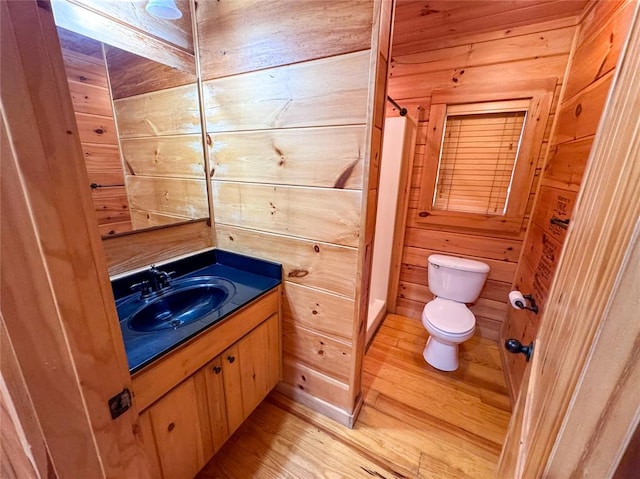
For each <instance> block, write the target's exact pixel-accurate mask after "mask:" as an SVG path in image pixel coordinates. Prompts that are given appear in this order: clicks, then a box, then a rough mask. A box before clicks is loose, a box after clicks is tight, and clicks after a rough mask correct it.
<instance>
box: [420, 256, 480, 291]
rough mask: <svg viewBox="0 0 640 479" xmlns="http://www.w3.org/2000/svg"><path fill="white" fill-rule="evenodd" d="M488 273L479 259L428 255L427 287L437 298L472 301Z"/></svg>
mask: <svg viewBox="0 0 640 479" xmlns="http://www.w3.org/2000/svg"><path fill="white" fill-rule="evenodd" d="M488 274H489V265H488V264H485V263H483V262H481V261H474V260H471V259H465V258H457V257H455V256H446V255H442V254H432V255H431V256H429V289H430V290H431V292H432V293H433V294H435V295H436V296H437V297H439V298H444V299H449V300H451V301H457V302H459V303H473V302H474V301H475V300H476V299H478V296H479V295H480V291H482V287H483V286H484V282H485V281H486V279H487V275H488Z"/></svg>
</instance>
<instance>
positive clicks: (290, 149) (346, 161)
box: [209, 126, 365, 189]
mask: <svg viewBox="0 0 640 479" xmlns="http://www.w3.org/2000/svg"><path fill="white" fill-rule="evenodd" d="M209 137H210V138H211V142H212V144H211V146H210V147H209V157H210V159H211V166H212V175H211V176H212V178H214V179H216V180H231V181H245V182H251V183H276V184H281V185H283V184H284V185H297V186H324V187H332V188H341V189H360V188H362V171H363V167H364V139H365V138H364V127H363V126H354V127H329V128H303V129H286V130H261V131H249V132H234V133H210V134H209Z"/></svg>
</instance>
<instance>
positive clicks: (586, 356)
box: [499, 4, 640, 477]
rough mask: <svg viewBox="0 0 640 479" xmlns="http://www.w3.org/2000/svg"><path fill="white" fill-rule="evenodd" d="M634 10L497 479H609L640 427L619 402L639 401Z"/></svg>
mask: <svg viewBox="0 0 640 479" xmlns="http://www.w3.org/2000/svg"><path fill="white" fill-rule="evenodd" d="M634 8H635V10H634V16H633V21H632V23H631V37H630V39H629V43H628V45H627V48H626V49H625V48H623V50H622V51H624V52H625V53H624V54H623V57H622V59H621V61H620V63H619V65H620V69H619V71H618V72H617V73H618V74H617V76H616V80H615V83H614V86H613V88H612V92H611V95H610V99H609V102H608V104H607V105H606V107H605V109H604V111H603V113H602V119H601V126H602V128H601V129H600V134H599V135H598V136H597V137H596V138H595V139H594V144H593V151H592V153H591V158H590V163H589V165H588V166H587V169H586V172H585V177H584V181H583V183H582V186H581V187H582V190H581V192H580V196H579V200H578V204H577V205H576V209H575V212H574V216H573V218H572V223H571V226H570V228H569V232H568V234H567V238H566V241H565V244H564V251H563V254H562V257H561V260H560V263H559V264H558V269H557V274H556V277H555V279H554V282H553V285H552V287H551V290H550V291H549V298H548V300H547V305H546V311H545V316H544V319H543V321H542V322H541V326H540V330H539V332H538V335H537V338H538V339H537V342H536V353H535V354H534V356H533V361H532V363H531V364H530V367H529V380H528V386H524V388H523V389H522V393H521V397H522V398H523V400H522V401H520V402H519V404H518V407H517V409H516V412H515V414H516V415H518V416H520V415H521V416H522V417H523V423H522V426H521V428H520V427H518V425H517V424H512V426H511V427H510V431H509V433H508V434H507V440H506V443H505V451H506V452H507V453H508V455H509V457H511V458H513V457H515V458H516V460H515V461H514V460H511V461H508V462H505V464H504V466H503V467H501V468H500V471H499V472H500V474H499V476H500V477H513V476H514V474H517V475H521V476H522V477H528V476H530V477H537V476H549V477H554V476H557V477H560V476H567V475H574V476H581V475H587V474H589V472H587V471H594V475H595V476H604V477H607V476H609V475H612V474H613V472H614V471H615V467H616V466H617V462H618V461H619V458H620V457H621V456H622V452H623V451H624V449H625V448H626V446H627V441H628V439H629V437H630V435H631V434H632V433H633V427H634V426H635V423H636V422H637V417H638V411H637V408H638V403H637V401H636V400H633V401H629V402H626V400H625V399H624V398H625V397H626V395H627V394H629V395H630V396H634V395H635V393H634V391H635V389H636V388H637V384H635V382H633V381H627V379H626V378H627V374H634V371H636V370H637V367H638V357H637V354H636V353H635V352H632V350H635V349H636V341H637V319H636V318H637V314H635V315H634V314H633V313H632V310H635V309H636V308H637V276H638V271H637V266H636V267H634V266H633V265H636V264H637V261H638V256H637V251H638V222H639V218H640V204H639V203H638V201H637V185H638V182H639V181H640V164H639V163H638V162H637V161H635V159H636V158H637V155H638V152H639V151H640V137H639V135H638V126H639V122H638V115H637V111H636V110H637V105H638V102H639V101H640V96H639V95H638V93H639V92H640V88H639V81H638V71H639V70H640V52H639V46H640V28H639V24H638V17H639V11H638V5H637V4H636V5H635V7H634ZM585 251H587V252H588V254H586V255H585ZM629 267H630V268H629ZM628 268H629V269H628ZM616 313H619V314H616ZM631 344H634V346H631ZM618 348H619V349H618ZM610 361H611V362H610ZM623 364H624V365H623ZM610 370H611V373H612V374H611V375H608V374H607V375H605V376H602V374H603V371H610ZM602 380H604V382H601V381H602ZM592 448H593V449H592ZM605 449H606V451H605ZM600 452H602V454H601V455H599V457H594V455H595V454H598V453H600Z"/></svg>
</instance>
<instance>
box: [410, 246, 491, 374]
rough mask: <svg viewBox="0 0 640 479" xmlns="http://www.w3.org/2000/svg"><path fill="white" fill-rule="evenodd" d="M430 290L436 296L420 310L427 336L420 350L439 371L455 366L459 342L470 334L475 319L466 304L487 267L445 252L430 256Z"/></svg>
mask: <svg viewBox="0 0 640 479" xmlns="http://www.w3.org/2000/svg"><path fill="white" fill-rule="evenodd" d="M428 274H429V289H430V290H431V292H432V293H434V294H435V296H436V298H435V299H434V300H433V301H430V302H428V303H427V304H426V305H425V307H424V310H423V311H422V325H423V326H424V327H425V329H426V330H427V331H428V333H429V338H428V339H427V343H426V345H425V347H424V351H423V352H422V356H423V357H424V359H425V361H427V363H429V364H430V365H431V366H433V367H434V368H437V369H440V370H442V371H455V370H456V369H458V366H459V360H458V345H459V344H460V343H463V342H464V341H466V340H467V339H469V338H471V336H473V333H474V331H475V328H476V318H475V316H474V315H473V313H472V312H471V311H470V310H469V308H468V307H467V305H466V304H465V303H471V302H473V301H475V300H476V299H477V298H478V296H479V295H480V291H481V290H482V287H483V286H484V283H485V281H486V278H487V275H488V274H489V266H488V265H487V264H485V263H482V262H480V261H475V260H469V259H465V258H457V257H454V256H446V255H431V256H429V267H428Z"/></svg>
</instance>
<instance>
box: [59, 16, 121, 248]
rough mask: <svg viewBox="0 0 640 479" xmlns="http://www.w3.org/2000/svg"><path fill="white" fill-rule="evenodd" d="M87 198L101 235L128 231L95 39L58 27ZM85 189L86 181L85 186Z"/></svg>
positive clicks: (115, 142)
mask: <svg viewBox="0 0 640 479" xmlns="http://www.w3.org/2000/svg"><path fill="white" fill-rule="evenodd" d="M58 37H59V39H60V46H61V48H62V55H63V59H64V65H65V70H66V73H67V82H68V83H69V90H70V91H71V99H72V101H73V107H74V110H75V114H76V120H77V123H78V130H79V134H80V142H81V144H82V153H83V155H84V160H85V166H86V167H87V173H88V175H89V183H90V184H96V185H99V188H97V189H92V191H91V196H92V198H93V205H94V209H95V212H96V217H97V218H98V227H99V228H100V234H101V235H102V236H107V235H112V234H115V233H122V232H125V231H131V229H132V226H131V216H130V213H129V203H128V201H127V192H126V190H125V186H124V174H123V172H122V165H121V163H120V150H119V149H118V139H117V136H116V129H115V124H114V120H113V109H112V108H111V98H110V96H109V84H108V80H107V69H106V65H105V61H104V56H103V54H102V45H101V44H100V42H97V41H95V40H91V39H90V38H86V37H83V36H82V35H78V34H76V33H73V32H70V31H68V30H64V29H62V28H58ZM87 188H89V185H87Z"/></svg>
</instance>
